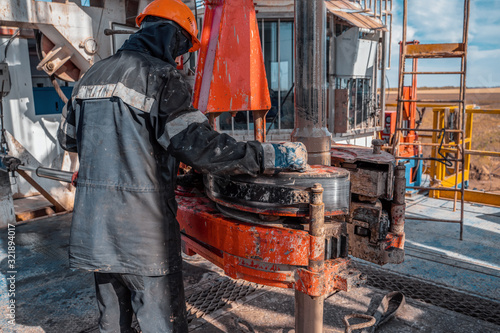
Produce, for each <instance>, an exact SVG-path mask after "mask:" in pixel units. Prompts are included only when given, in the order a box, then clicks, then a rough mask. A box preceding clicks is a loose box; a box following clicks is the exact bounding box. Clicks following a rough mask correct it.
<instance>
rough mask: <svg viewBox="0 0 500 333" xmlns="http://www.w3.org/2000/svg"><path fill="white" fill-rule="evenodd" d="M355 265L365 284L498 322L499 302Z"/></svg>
mask: <svg viewBox="0 0 500 333" xmlns="http://www.w3.org/2000/svg"><path fill="white" fill-rule="evenodd" d="M355 266H356V268H357V269H359V270H360V271H361V272H363V273H364V274H366V276H367V278H368V280H367V282H366V284H367V285H368V286H370V287H374V288H378V289H382V290H387V291H400V292H402V293H403V294H404V295H405V296H406V297H409V298H412V299H414V300H418V301H421V302H424V303H428V304H432V305H434V306H438V307H441V308H445V309H448V310H451V311H454V312H458V313H461V314H464V315H466V316H470V317H474V318H477V319H480V320H484V321H487V322H490V323H493V324H496V325H500V302H496V301H493V300H489V299H485V298H482V297H479V296H474V295H471V294H470V293H469V292H461V291H459V290H455V289H450V288H447V287H445V286H442V285H438V284H435V283H432V282H428V281H425V280H422V279H416V278H412V277H409V276H405V275H401V274H397V273H392V272H390V271H387V270H384V269H380V268H376V267H374V266H371V265H366V264H361V263H360V262H356V263H355Z"/></svg>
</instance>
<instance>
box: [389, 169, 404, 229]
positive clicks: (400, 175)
mask: <svg viewBox="0 0 500 333" xmlns="http://www.w3.org/2000/svg"><path fill="white" fill-rule="evenodd" d="M405 192H406V178H405V165H404V163H403V162H399V164H398V165H397V166H396V170H395V172H394V196H393V199H392V207H391V217H392V218H391V232H393V233H395V234H396V235H401V234H403V233H404V228H405Z"/></svg>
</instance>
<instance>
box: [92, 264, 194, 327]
mask: <svg viewBox="0 0 500 333" xmlns="http://www.w3.org/2000/svg"><path fill="white" fill-rule="evenodd" d="M94 277H95V284H96V294H97V304H98V306H99V312H100V319H99V329H100V332H101V333H132V332H135V331H134V330H133V329H132V328H131V324H132V315H133V313H135V315H136V318H137V321H138V322H139V326H140V327H141V331H142V333H187V331H188V328H187V327H188V325H187V317H186V303H185V299H184V286H183V284H182V272H179V273H175V274H169V275H162V276H142V275H133V274H119V273H94Z"/></svg>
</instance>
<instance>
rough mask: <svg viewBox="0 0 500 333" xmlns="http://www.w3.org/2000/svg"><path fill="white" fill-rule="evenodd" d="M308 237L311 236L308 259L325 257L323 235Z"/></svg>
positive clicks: (317, 259)
mask: <svg viewBox="0 0 500 333" xmlns="http://www.w3.org/2000/svg"><path fill="white" fill-rule="evenodd" d="M310 238H311V249H310V255H309V260H310V261H319V260H321V259H323V258H324V257H325V237H315V236H310Z"/></svg>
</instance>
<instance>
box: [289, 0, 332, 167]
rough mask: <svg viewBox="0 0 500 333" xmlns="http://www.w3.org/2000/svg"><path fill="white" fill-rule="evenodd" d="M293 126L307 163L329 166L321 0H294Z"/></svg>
mask: <svg viewBox="0 0 500 333" xmlns="http://www.w3.org/2000/svg"><path fill="white" fill-rule="evenodd" d="M294 104H295V129H294V130H293V133H292V141H300V142H303V143H304V144H305V146H306V148H307V152H308V159H309V164H321V165H331V157H330V147H331V133H330V132H329V131H328V129H327V128H326V121H327V117H326V7H325V3H324V1H323V0H295V99H294Z"/></svg>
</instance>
